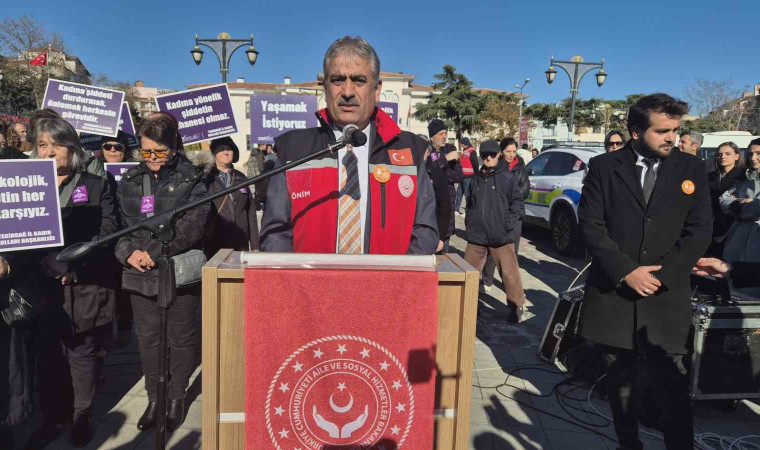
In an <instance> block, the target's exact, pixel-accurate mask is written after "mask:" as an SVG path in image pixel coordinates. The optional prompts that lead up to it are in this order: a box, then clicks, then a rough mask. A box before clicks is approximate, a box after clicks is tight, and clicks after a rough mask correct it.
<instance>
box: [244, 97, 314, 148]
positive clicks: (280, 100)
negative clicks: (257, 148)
mask: <svg viewBox="0 0 760 450" xmlns="http://www.w3.org/2000/svg"><path fill="white" fill-rule="evenodd" d="M250 111H251V144H259V145H261V144H274V138H276V137H277V136H279V135H281V134H284V133H287V132H288V131H290V130H298V129H303V128H314V127H317V126H319V121H318V120H317V116H315V113H316V112H317V97H316V96H315V95H278V94H253V95H251V103H250Z"/></svg>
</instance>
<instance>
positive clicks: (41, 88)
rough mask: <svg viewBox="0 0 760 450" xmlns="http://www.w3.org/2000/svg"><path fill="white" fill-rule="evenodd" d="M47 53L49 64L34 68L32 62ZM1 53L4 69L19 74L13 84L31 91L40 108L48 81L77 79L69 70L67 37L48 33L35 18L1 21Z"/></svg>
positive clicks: (25, 16) (27, 17) (24, 17)
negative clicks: (67, 63) (64, 38)
mask: <svg viewBox="0 0 760 450" xmlns="http://www.w3.org/2000/svg"><path fill="white" fill-rule="evenodd" d="M43 52H47V53H48V57H47V65H46V66H31V65H30V64H29V63H30V61H31V60H32V59H34V58H36V57H37V55H39V54H40V53H43ZM0 53H4V54H5V55H6V58H4V59H3V61H2V64H0V66H2V67H0V69H1V70H3V71H4V72H6V73H11V74H14V75H15V76H14V77H13V78H12V79H10V80H9V83H10V82H12V83H14V84H16V85H18V86H17V87H18V88H19V89H22V90H28V91H29V95H30V96H31V98H33V99H34V101H35V102H36V104H37V105H40V104H41V103H42V97H43V96H44V95H45V87H46V86H47V80H48V78H58V79H63V80H74V73H73V72H72V71H70V70H69V69H68V68H67V67H66V55H67V48H66V45H65V43H64V41H63V38H62V37H61V35H60V34H58V33H51V32H48V31H46V30H45V26H44V25H43V24H42V23H41V22H39V21H38V20H37V19H35V18H34V17H33V16H29V15H23V16H19V17H17V18H12V17H7V18H5V19H3V21H2V22H0ZM77 81H80V82H81V80H77ZM5 104H6V105H7V103H5Z"/></svg>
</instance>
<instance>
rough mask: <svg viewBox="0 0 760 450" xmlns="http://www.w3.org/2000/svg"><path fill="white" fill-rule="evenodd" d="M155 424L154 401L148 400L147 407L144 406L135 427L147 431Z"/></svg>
mask: <svg viewBox="0 0 760 450" xmlns="http://www.w3.org/2000/svg"><path fill="white" fill-rule="evenodd" d="M155 426H156V401H155V400H149V401H148V407H147V408H145V412H144V413H143V415H142V417H140V420H138V421H137V429H138V430H140V431H148V430H151V429H153V427H155Z"/></svg>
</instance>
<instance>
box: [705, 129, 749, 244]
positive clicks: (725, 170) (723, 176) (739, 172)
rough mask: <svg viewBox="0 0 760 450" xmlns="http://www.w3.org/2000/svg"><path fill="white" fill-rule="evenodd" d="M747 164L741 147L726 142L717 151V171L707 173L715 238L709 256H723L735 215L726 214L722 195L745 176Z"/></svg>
mask: <svg viewBox="0 0 760 450" xmlns="http://www.w3.org/2000/svg"><path fill="white" fill-rule="evenodd" d="M745 167H746V164H745V163H744V157H742V154H741V151H740V150H739V147H738V146H737V145H736V144H734V143H733V142H724V143H722V144H720V145H719V146H718V150H717V151H716V152H715V171H713V172H709V173H708V174H707V182H708V184H709V186H710V202H711V204H712V210H713V238H712V241H711V242H710V248H708V249H707V253H706V255H707V256H716V257H722V256H723V247H724V246H725V243H726V233H728V229H729V228H731V225H732V224H733V223H734V216H731V215H728V214H725V213H724V212H723V210H722V209H721V208H720V201H719V199H720V196H721V195H723V193H724V192H726V191H727V190H729V189H731V188H732V187H734V185H735V184H736V182H737V181H740V180H741V179H742V178H743V177H744V173H745Z"/></svg>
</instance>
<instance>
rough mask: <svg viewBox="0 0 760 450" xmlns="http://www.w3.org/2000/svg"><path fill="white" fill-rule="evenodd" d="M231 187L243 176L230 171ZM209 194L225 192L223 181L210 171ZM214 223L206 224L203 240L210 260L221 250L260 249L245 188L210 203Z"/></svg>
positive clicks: (252, 208) (253, 216)
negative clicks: (212, 205)
mask: <svg viewBox="0 0 760 450" xmlns="http://www.w3.org/2000/svg"><path fill="white" fill-rule="evenodd" d="M231 171H232V181H231V182H230V185H234V184H237V183H240V182H241V181H243V180H245V175H243V173H242V172H240V171H238V170H235V169H231ZM209 182H210V186H209V190H208V191H209V194H215V193H217V192H219V191H221V190H223V189H225V188H226V186H225V185H224V181H223V180H222V179H221V178H219V170H218V169H216V168H215V169H213V170H212V171H211V179H210V180H209ZM213 204H214V211H213V214H212V217H213V219H212V220H211V221H210V222H209V223H207V224H206V228H205V235H204V239H203V251H204V252H205V253H206V257H207V258H208V259H211V258H212V257H213V256H214V255H215V254H216V252H218V251H219V250H221V249H223V248H231V249H232V250H237V251H249V250H258V249H259V224H258V221H257V218H256V207H255V206H254V204H253V197H252V196H251V191H250V190H248V188H247V187H246V188H243V189H241V190H239V191H235V192H233V193H231V194H227V195H226V196H224V197H220V198H218V199H216V200H214V202H213Z"/></svg>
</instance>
